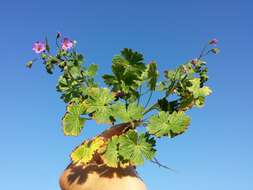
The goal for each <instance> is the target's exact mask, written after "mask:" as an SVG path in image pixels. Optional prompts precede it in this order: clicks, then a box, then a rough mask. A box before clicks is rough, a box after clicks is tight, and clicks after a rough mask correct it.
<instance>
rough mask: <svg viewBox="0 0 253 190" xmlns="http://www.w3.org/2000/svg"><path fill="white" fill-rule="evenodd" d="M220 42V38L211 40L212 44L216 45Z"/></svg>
mask: <svg viewBox="0 0 253 190" xmlns="http://www.w3.org/2000/svg"><path fill="white" fill-rule="evenodd" d="M217 43H218V40H217V39H216V38H214V39H212V40H210V41H209V44H210V45H216V44H217Z"/></svg>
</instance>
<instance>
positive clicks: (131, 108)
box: [112, 102, 144, 122]
mask: <svg viewBox="0 0 253 190" xmlns="http://www.w3.org/2000/svg"><path fill="white" fill-rule="evenodd" d="M143 111H144V108H143V107H142V106H138V105H137V104H136V103H130V104H129V105H128V106H127V108H126V105H125V104H123V103H122V102H117V103H115V104H113V105H112V113H113V116H114V117H115V118H116V119H119V120H120V121H121V122H131V121H134V120H139V119H141V118H143V114H142V113H143Z"/></svg>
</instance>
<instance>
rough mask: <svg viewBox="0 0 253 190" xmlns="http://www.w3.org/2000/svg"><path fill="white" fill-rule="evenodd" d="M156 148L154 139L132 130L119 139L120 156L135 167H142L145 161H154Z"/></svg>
mask: <svg viewBox="0 0 253 190" xmlns="http://www.w3.org/2000/svg"><path fill="white" fill-rule="evenodd" d="M154 146H155V140H154V138H150V137H149V135H148V134H140V135H138V133H137V132H135V131H134V130H130V131H128V132H127V133H126V134H125V135H122V136H120V138H119V155H121V156H122V157H123V158H124V159H125V160H129V162H130V163H131V164H133V165H142V164H143V163H144V159H147V160H152V159H153V157H154V156H155V152H156V150H155V149H154Z"/></svg>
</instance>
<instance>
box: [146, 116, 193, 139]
mask: <svg viewBox="0 0 253 190" xmlns="http://www.w3.org/2000/svg"><path fill="white" fill-rule="evenodd" d="M189 124H190V118H189V117H188V116H186V115H185V113H184V112H182V111H180V112H173V113H172V114H170V113H168V112H164V111H161V112H159V113H158V114H157V115H153V116H151V117H150V119H149V121H148V125H147V130H148V132H149V134H152V135H155V136H156V137H161V136H169V137H174V136H175V135H178V134H181V133H183V132H185V130H186V129H187V127H188V125H189Z"/></svg>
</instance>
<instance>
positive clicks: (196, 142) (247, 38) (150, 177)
mask: <svg viewBox="0 0 253 190" xmlns="http://www.w3.org/2000/svg"><path fill="white" fill-rule="evenodd" d="M252 10H253V2H252V1H251V0H248V1H247V0H233V1H229V0H212V1H210V0H209V1H207V0H193V1H189V0H170V1H165V0H164V1H162V0H156V1H149V0H146V1H144V0H139V1H137V0H135V1H134V0H131V1H130V0H129V1H119V0H117V1H116V0H115V1H113V0H107V1H97V0H92V1H88V0H73V1H66V0H61V1H60V0H54V1H52V0H43V1H35V0H24V1H17V0H16V1H13V0H8V1H1V4H0V55H1V56H0V59H1V63H0V66H1V67H0V68H1V69H0V73H1V74H0V81H1V88H0V100H1V109H0V121H1V124H0V129H1V132H0V151H1V153H0V154H1V156H0V168H1V172H0V187H1V188H0V189H3V190H17V189H19V190H34V189H36V190H58V189H60V188H59V185H58V179H59V176H60V175H61V173H62V171H63V170H64V168H65V167H66V166H67V164H68V163H69V161H70V160H69V157H68V155H69V153H70V152H71V150H72V149H73V148H74V147H75V146H76V145H78V144H80V143H81V142H82V140H83V139H84V138H87V137H91V136H93V135H95V134H97V133H98V132H99V131H101V130H103V129H104V126H96V124H94V123H92V122H91V123H88V124H87V125H86V127H85V130H84V133H82V135H81V136H80V137H77V138H73V137H65V136H64V135H63V133H62V131H61V126H60V120H61V117H62V116H63V114H64V111H65V105H64V104H63V103H62V102H61V101H60V100H59V94H57V93H56V91H55V84H56V81H57V77H58V76H57V75H53V76H48V75H47V73H46V72H45V71H44V68H43V66H42V64H35V65H34V67H33V69H32V70H28V69H27V68H25V63H26V62H27V61H29V60H30V59H32V58H34V57H35V56H36V55H35V54H34V53H33V52H32V50H31V46H32V43H33V42H35V41H37V40H43V39H44V37H45V36H48V38H49V40H50V41H51V43H52V44H54V37H55V34H56V32H57V31H61V32H62V33H63V35H64V36H68V37H70V38H72V39H75V40H77V42H78V49H79V51H80V52H83V53H84V54H85V58H86V63H87V64H90V63H97V64H99V67H100V70H99V74H103V73H109V72H110V65H111V58H112V56H114V55H115V54H117V53H118V52H119V51H120V50H121V49H122V48H124V47H130V48H133V49H134V50H138V51H140V52H142V53H143V54H144V55H145V60H146V61H147V62H148V61H150V60H156V61H157V63H158V65H159V70H160V71H162V70H164V69H168V68H175V67H176V66H178V65H179V64H181V63H184V62H185V61H187V60H189V59H192V58H195V57H196V56H197V55H198V54H199V51H200V49H201V48H202V47H203V45H204V44H205V42H207V41H208V40H209V39H211V38H214V37H215V38H217V39H219V47H220V48H221V53H220V54H219V55H217V56H209V57H208V58H207V61H208V62H209V75H210V82H209V85H210V86H211V87H212V89H213V94H212V95H211V96H210V97H208V98H207V103H206V106H205V107H204V108H203V109H193V110H192V111H190V112H189V114H190V115H191V116H192V124H191V126H190V128H189V130H188V132H187V133H185V134H183V135H181V136H179V137H177V138H174V139H166V138H164V139H162V141H159V142H158V155H157V157H158V159H159V160H160V161H161V162H162V163H163V164H166V165H168V166H169V167H171V168H173V169H175V170H176V171H177V172H171V171H167V170H165V169H161V168H158V167H157V166H156V165H154V164H152V163H149V162H146V164H145V165H144V166H142V167H139V169H138V171H139V173H140V175H141V177H142V178H143V180H144V181H145V183H146V184H147V187H148V189H149V190H163V189H166V190H167V189H168V190H170V189H171V190H186V189H187V190H196V189H197V190H198V189H200V190H214V189H215V190H224V189H229V190H238V189H240V190H252V189H253V181H252V180H253V163H252V162H253V152H252V147H253V140H252V133H253V128H252V121H251V119H253V112H252V110H251V109H252V106H253V101H252V97H253V85H252V82H253V79H252V69H253V63H252V55H253V54H252V52H253V37H252V34H253V21H252V18H253V13H252V12H253V11H252ZM99 80H100V79H99Z"/></svg>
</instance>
